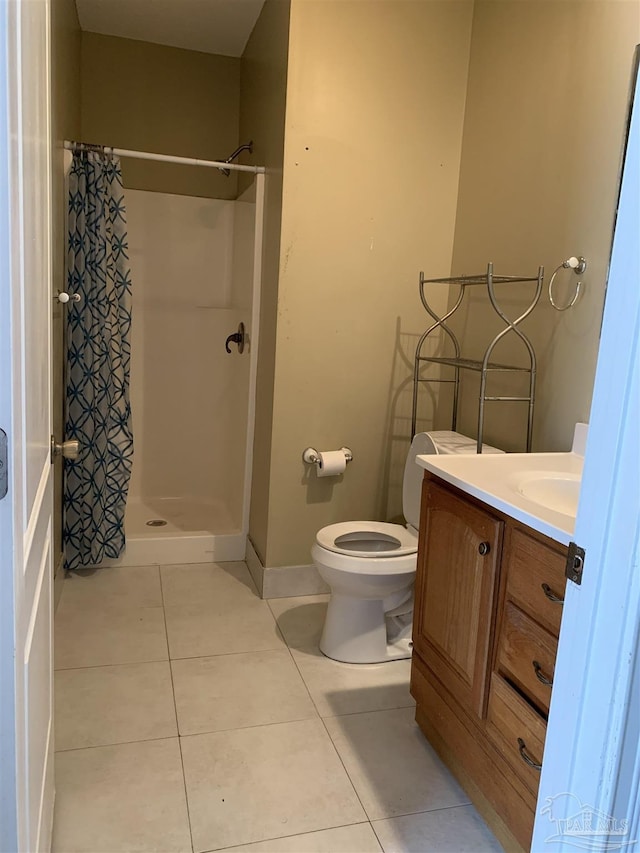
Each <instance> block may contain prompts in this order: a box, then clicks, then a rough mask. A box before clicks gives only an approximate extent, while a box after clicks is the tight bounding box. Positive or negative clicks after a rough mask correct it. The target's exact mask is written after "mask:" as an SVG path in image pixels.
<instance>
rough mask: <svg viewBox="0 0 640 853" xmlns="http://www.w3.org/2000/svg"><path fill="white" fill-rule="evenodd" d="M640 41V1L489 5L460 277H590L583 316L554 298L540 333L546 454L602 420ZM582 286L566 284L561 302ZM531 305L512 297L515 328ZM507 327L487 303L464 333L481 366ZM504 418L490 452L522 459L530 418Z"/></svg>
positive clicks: (470, 389)
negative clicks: (485, 351)
mask: <svg viewBox="0 0 640 853" xmlns="http://www.w3.org/2000/svg"><path fill="white" fill-rule="evenodd" d="M639 41H640V3H639V2H637V0H617V1H616V2H598V0H586V2H578V0H575V2H571V3H566V2H547V3H540V2H533V0H531V1H529V0H526V2H520V0H476V3H475V14H474V22H473V40H472V50H471V62H470V68H469V88H468V95H467V109H466V116H465V126H464V141H463V148H462V163H461V172H460V192H459V200H458V211H457V220H456V232H455V244H454V256H453V270H454V272H456V273H462V272H466V273H471V272H476V271H482V270H484V269H485V267H486V262H487V261H489V260H492V261H494V263H495V265H496V271H497V272H502V273H505V274H512V273H515V274H520V273H523V272H524V273H533V272H535V270H536V269H537V266H538V265H539V264H544V266H545V268H546V270H547V275H546V280H547V281H548V278H549V276H550V274H551V272H552V270H553V268H554V267H556V266H557V265H558V264H559V263H561V262H562V261H563V260H564V259H565V258H567V257H569V256H570V255H584V256H585V257H586V258H587V259H588V263H589V267H588V270H587V272H586V274H585V275H584V277H583V280H584V285H585V287H584V296H583V297H582V298H581V300H580V302H579V303H578V304H577V305H576V306H575V308H573V309H571V310H569V311H567V312H565V313H563V314H560V313H558V312H556V311H554V310H553V309H552V308H551V306H550V305H549V303H548V301H547V299H546V296H544V297H543V300H542V301H541V303H540V305H539V306H538V308H537V309H536V311H535V313H534V315H532V318H531V320H530V321H529V322H528V323H527V328H528V330H529V332H530V334H531V337H532V339H533V341H534V344H535V346H536V349H537V353H538V361H539V382H538V399H537V408H536V418H535V429H534V449H537V450H566V449H568V448H569V447H570V444H571V437H572V433H573V426H574V424H575V422H576V421H587V420H588V419H589V407H590V402H591V391H592V384H593V376H594V368H595V362H596V357H597V350H598V336H599V329H600V319H601V314H602V305H603V298H604V290H605V280H606V274H607V266H608V262H609V252H610V245H611V233H612V225H613V216H614V208H615V203H616V195H617V184H618V172H619V167H620V157H621V150H622V141H623V133H624V126H625V120H626V111H627V94H628V87H629V82H630V72H631V63H632V56H633V49H634V46H635V44H637V43H638V42H639ZM575 281H576V278H575V275H574V274H573V273H569V272H567V271H562V272H561V273H559V276H558V282H559V285H560V287H559V288H558V295H559V298H560V299H561V300H564V299H566V298H567V297H568V296H569V295H570V288H571V287H572V286H573V285H574V284H575ZM500 292H501V293H503V294H504V293H505V291H504V290H501V291H500ZM523 292H524V291H523V289H521V286H518V287H517V288H515V289H513V290H511V291H509V292H508V293H506V294H505V297H506V302H505V304H506V305H507V310H508V313H510V314H511V315H512V316H513V315H515V314H517V312H518V308H519V307H520V306H521V305H522V304H523V302H522V300H523V296H522V294H523ZM528 292H530V290H529V291H528ZM545 293H546V290H545ZM499 327H500V326H499V324H497V323H494V321H493V318H492V316H491V311H490V309H489V308H487V300H486V298H484V299H482V298H481V297H480V294H477V293H474V296H473V300H472V302H471V307H470V310H469V311H467V312H465V314H464V318H463V323H462V324H460V326H459V328H461V330H462V336H463V339H464V344H465V347H466V348H467V351H468V352H469V353H470V355H471V356H475V355H478V354H479V353H480V352H481V351H482V348H483V346H484V343H485V342H486V340H487V338H488V336H489V335H490V334H492V332H493V330H495V329H497V328H499ZM498 360H501V359H498ZM476 389H477V384H474V383H473V382H468V383H467V389H466V390H467V393H466V394H465V395H464V406H463V417H462V421H461V424H460V426H461V428H462V431H468V432H469V434H471V435H475V423H476V412H477V393H476ZM494 405H495V408H494V410H493V417H491V416H490V418H489V423H488V430H487V432H486V433H485V435H486V438H487V440H489V441H492V442H495V443H498V444H499V445H501V446H503V447H505V448H507V449H520V448H522V442H523V440H524V432H523V429H524V417H523V415H524V412H523V411H522V407H519V408H518V409H516V408H515V404H513V405H511V406H508V405H503V406H499V404H494Z"/></svg>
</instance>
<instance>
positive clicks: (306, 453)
mask: <svg viewBox="0 0 640 853" xmlns="http://www.w3.org/2000/svg"><path fill="white" fill-rule="evenodd" d="M340 450H341V451H342V452H343V453H344V458H345V459H346V460H347V464H348V463H349V462H351V461H352V460H353V453H352V452H351V450H350V449H349V448H348V447H341V448H340ZM302 461H303V462H307V463H308V464H309V465H319V464H320V454H319V453H318V451H317V450H316V449H315V448H314V447H305V449H304V450H303V451H302Z"/></svg>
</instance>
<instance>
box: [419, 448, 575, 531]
mask: <svg viewBox="0 0 640 853" xmlns="http://www.w3.org/2000/svg"><path fill="white" fill-rule="evenodd" d="M416 462H417V464H418V465H420V466H422V467H423V468H425V469H426V470H427V471H430V472H431V473H432V474H436V475H437V476H438V477H440V478H441V479H443V480H445V481H446V482H447V483H450V484H451V485H452V486H457V488H459V489H461V490H462V491H463V492H466V493H467V494H469V495H473V497H475V498H478V500H481V501H483V503H486V504H488V505H489V506H492V507H494V508H495V509H498V510H500V511H501V512H503V513H505V514H506V515H509V516H511V517H512V518H515V519H517V520H518V521H521V522H522V523H523V524H526V525H527V526H528V527H532V528H533V529H534V530H537V531H538V532H539V533H542V534H544V535H545V536H549V537H550V538H551V539H554V540H555V541H556V542H560V543H561V544H563V545H568V544H569V542H570V541H571V538H572V536H573V529H574V526H575V520H576V519H575V516H576V511H577V500H578V493H579V489H580V479H581V477H582V465H583V462H584V459H583V457H582V456H580V455H578V454H577V453H505V454H499V455H497V454H480V455H475V454H470V455H450V456H448V455H447V456H445V455H442V456H436V455H433V456H431V455H429V456H417V457H416ZM532 498H538V499H539V501H540V502H538V500H535V499H532ZM552 505H554V506H555V508H552ZM560 508H561V510H562V511H560Z"/></svg>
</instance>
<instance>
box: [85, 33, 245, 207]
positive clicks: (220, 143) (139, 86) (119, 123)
mask: <svg viewBox="0 0 640 853" xmlns="http://www.w3.org/2000/svg"><path fill="white" fill-rule="evenodd" d="M239 98H240V60H239V59H236V58H234V57H229V56H216V55H212V54H207V53H198V52H196V51H191V50H182V49H180V48H175V47H165V46H162V45H157V44H149V43H147V42H141V41H132V40H130V39H122V38H116V37H113V36H103V35H97V34H96V33H83V34H82V137H83V140H84V141H87V142H96V143H100V144H106V145H113V146H115V147H118V148H128V149H133V150H137V151H151V152H155V153H161V154H175V155H179V156H183V157H199V158H202V159H206V160H215V159H218V158H219V159H225V158H226V157H228V156H229V154H231V152H232V151H233V150H234V149H235V148H237V147H238V129H239V126H238V122H239ZM122 173H123V179H124V184H125V187H126V188H128V189H141V190H155V191H158V192H168V193H176V194H181V195H193V196H209V197H212V198H235V197H236V195H237V178H236V176H235V174H233V173H232V175H231V177H229V178H227V177H225V176H224V175H222V174H221V173H220V172H219V171H217V170H216V169H197V168H194V167H192V166H175V165H166V164H162V163H153V162H149V161H141V160H123V163H122Z"/></svg>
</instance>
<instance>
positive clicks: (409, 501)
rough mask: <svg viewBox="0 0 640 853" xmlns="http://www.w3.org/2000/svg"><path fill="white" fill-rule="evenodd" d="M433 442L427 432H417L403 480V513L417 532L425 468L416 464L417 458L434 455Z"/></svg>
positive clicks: (408, 455)
mask: <svg viewBox="0 0 640 853" xmlns="http://www.w3.org/2000/svg"><path fill="white" fill-rule="evenodd" d="M433 452H434V448H433V442H432V440H431V438H430V437H429V433H427V432H417V433H416V434H415V435H414V437H413V441H412V442H411V447H410V449H409V453H408V454H407V461H406V462H405V464H404V478H403V480H402V512H403V514H404V517H405V519H406V522H407V524H410V525H411V527H415V529H416V530H417V529H418V527H419V525H420V498H421V495H422V478H423V477H424V468H421V467H420V466H419V465H418V464H417V463H416V456H420V455H421V454H423V453H433Z"/></svg>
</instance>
